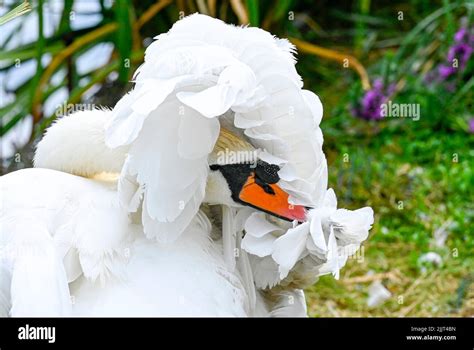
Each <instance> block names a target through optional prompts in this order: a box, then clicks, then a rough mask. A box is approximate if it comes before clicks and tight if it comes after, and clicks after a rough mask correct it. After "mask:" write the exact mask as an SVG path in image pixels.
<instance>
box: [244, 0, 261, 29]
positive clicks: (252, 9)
mask: <svg viewBox="0 0 474 350" xmlns="http://www.w3.org/2000/svg"><path fill="white" fill-rule="evenodd" d="M247 11H248V13H249V21H250V25H252V26H254V27H258V25H259V23H260V13H259V8H258V0H247Z"/></svg>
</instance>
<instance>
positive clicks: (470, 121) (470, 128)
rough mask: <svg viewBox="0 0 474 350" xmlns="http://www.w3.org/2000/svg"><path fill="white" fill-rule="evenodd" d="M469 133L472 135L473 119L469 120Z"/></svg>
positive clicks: (473, 131)
mask: <svg viewBox="0 0 474 350" xmlns="http://www.w3.org/2000/svg"><path fill="white" fill-rule="evenodd" d="M469 132H470V133H471V134H474V118H471V119H470V120H469Z"/></svg>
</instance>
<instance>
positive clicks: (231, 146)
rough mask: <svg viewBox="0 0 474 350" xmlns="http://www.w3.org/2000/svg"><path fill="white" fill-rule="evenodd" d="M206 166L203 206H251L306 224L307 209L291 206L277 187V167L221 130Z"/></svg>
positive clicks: (284, 194)
mask: <svg viewBox="0 0 474 350" xmlns="http://www.w3.org/2000/svg"><path fill="white" fill-rule="evenodd" d="M209 167H210V172H209V177H208V181H207V186H206V197H205V199H204V201H205V202H206V203H209V204H224V205H229V206H233V207H241V206H250V207H253V208H255V209H258V210H261V211H263V212H266V213H268V214H271V215H274V216H276V217H278V218H280V219H283V220H288V221H293V220H297V221H299V222H303V221H305V216H306V208H305V207H304V206H300V205H291V204H290V203H289V202H288V197H289V195H288V193H286V192H285V191H284V190H283V189H282V188H281V187H280V186H279V184H278V182H279V181H280V177H279V176H278V171H279V170H280V167H279V166H278V165H275V164H269V163H266V162H264V161H262V160H260V159H258V158H257V151H256V150H255V148H254V147H253V146H252V145H251V144H250V143H248V142H246V141H244V140H243V139H242V138H239V137H238V136H236V135H235V134H233V133H231V132H230V131H228V130H226V129H224V128H221V131H220V134H219V138H218V140H217V143H216V146H215V147H214V150H213V152H212V154H211V155H210V157H209Z"/></svg>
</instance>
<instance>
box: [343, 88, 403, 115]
mask: <svg viewBox="0 0 474 350" xmlns="http://www.w3.org/2000/svg"><path fill="white" fill-rule="evenodd" d="M393 91H394V85H393V84H391V85H389V86H388V87H387V88H385V87H384V84H383V82H382V80H381V79H376V80H375V81H374V83H373V85H372V89H370V90H369V91H367V92H366V93H365V94H364V96H362V99H361V100H360V101H359V103H358V105H357V106H356V107H355V108H354V109H353V110H352V113H353V114H354V115H355V116H356V117H358V118H361V119H365V120H380V119H382V118H383V116H382V105H383V104H384V103H386V102H387V100H388V96H389V95H390V94H392V93H393Z"/></svg>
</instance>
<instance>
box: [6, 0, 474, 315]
mask: <svg viewBox="0 0 474 350" xmlns="http://www.w3.org/2000/svg"><path fill="white" fill-rule="evenodd" d="M0 4H1V6H0V16H1V19H0V23H1V24H0V25H1V26H0V119H1V130H0V133H1V134H0V135H1V144H0V152H1V153H0V156H1V172H2V174H4V173H7V172H10V171H14V170H17V169H21V168H24V167H31V166H32V164H31V161H32V158H33V152H34V146H35V143H36V142H37V141H38V139H39V138H40V137H41V135H42V133H43V132H44V130H45V128H46V127H47V126H48V125H49V124H50V123H51V122H52V121H54V119H55V118H57V117H58V116H61V115H63V114H67V113H70V112H73V111H75V110H78V109H90V108H94V106H100V105H102V106H109V107H113V106H114V105H115V103H116V102H117V101H118V100H119V99H120V98H121V97H122V95H123V94H124V93H125V92H126V91H128V90H129V89H130V87H131V84H130V82H129V81H130V79H131V77H132V74H133V72H134V71H135V69H136V68H137V67H138V65H139V64H140V63H141V62H142V61H143V53H144V50H145V48H146V47H147V46H148V45H149V44H150V43H151V42H152V40H153V37H155V36H156V35H158V34H160V33H163V32H166V31H168V29H169V28H170V27H171V26H172V25H173V23H174V22H175V21H177V20H178V19H179V18H181V17H183V16H185V15H188V14H191V13H195V12H200V13H204V14H208V15H210V16H214V17H218V18H220V19H222V20H224V21H226V22H227V23H234V24H249V25H251V26H259V27H262V28H264V29H266V30H269V31H271V32H272V33H273V34H275V35H278V36H280V37H286V38H289V39H290V40H291V41H292V42H293V43H294V44H295V45H296V46H297V48H298V55H297V58H298V64H297V70H298V72H299V73H300V75H301V76H302V77H303V80H304V83H305V88H307V89H310V90H312V91H314V92H315V93H317V94H318V95H319V96H320V98H321V100H322V102H323V105H324V110H325V112H324V118H323V122H322V124H321V128H322V130H323V133H324V135H325V144H324V151H325V153H326V155H327V158H328V164H329V176H330V180H329V186H330V187H332V188H334V189H335V191H336V194H337V196H338V198H339V201H340V206H341V207H347V208H358V207H361V206H366V205H370V206H372V207H373V208H374V211H375V213H376V222H375V225H374V228H373V229H372V231H371V234H370V237H369V239H368V241H367V242H366V243H365V244H364V246H363V248H362V249H361V250H360V251H359V253H357V254H356V255H355V256H354V257H353V258H351V259H350V260H349V261H348V263H347V265H346V267H345V269H343V271H342V275H341V278H340V279H339V280H335V279H334V278H333V277H332V276H325V277H323V278H321V279H320V280H319V282H318V283H317V284H315V285H314V286H313V287H311V288H309V289H308V290H307V300H308V307H309V312H310V314H311V315H312V316H318V317H319V316H329V317H331V316H394V317H398V316H400V317H403V316H408V317H410V316H474V254H473V253H474V233H473V228H474V224H473V222H474V204H473V203H474V195H473V188H474V186H473V185H474V160H473V156H474V147H473V146H474V108H473V98H474V74H473V73H474V2H473V1H472V0H471V1H449V0H440V1H428V0H412V1H407V0H405V1H388V0H381V1H370V0H356V1H334V0H333V1H329V0H323V1H309V0H308V1H305V0H302V1H296V0H281V1H277V2H275V1H270V0H260V1H259V0H247V1H245V0H229V1H227V0H190V1H184V0H181V1H179V0H178V1H171V0H160V1H154V0H142V1H138V0H135V1H121V0H115V1H113V0H49V1H48V0H43V1H41V0H38V1H29V2H21V1H0ZM12 10H13V13H11V12H10V11H12ZM389 101H391V103H393V104H395V105H399V106H401V105H403V104H405V105H411V106H413V108H415V109H413V110H411V112H410V113H411V114H410V115H409V116H404V117H396V116H393V117H383V115H381V111H380V109H379V107H380V105H381V104H384V103H387V104H388V103H389ZM416 108H419V113H418V115H416V113H415V111H416ZM389 113H390V112H389Z"/></svg>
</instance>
